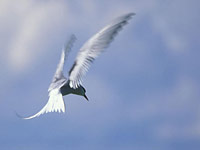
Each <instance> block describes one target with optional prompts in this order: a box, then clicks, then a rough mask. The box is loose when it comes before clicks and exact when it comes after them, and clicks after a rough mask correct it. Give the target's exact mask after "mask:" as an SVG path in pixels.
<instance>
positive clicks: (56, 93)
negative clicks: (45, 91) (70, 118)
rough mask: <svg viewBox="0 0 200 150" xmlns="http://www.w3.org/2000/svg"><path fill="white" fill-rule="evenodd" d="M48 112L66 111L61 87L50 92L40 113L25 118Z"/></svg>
mask: <svg viewBox="0 0 200 150" xmlns="http://www.w3.org/2000/svg"><path fill="white" fill-rule="evenodd" d="M48 112H59V113H60V112H65V103H64V100H63V97H62V94H61V93H60V90H59V89H53V90H52V91H51V92H50V93H49V100H48V102H47V104H46V105H45V106H44V107H43V108H42V109H41V110H40V111H39V112H38V113H36V114H35V115H32V116H30V117H27V118H23V119H32V118H35V117H39V116H40V115H42V114H44V113H48Z"/></svg>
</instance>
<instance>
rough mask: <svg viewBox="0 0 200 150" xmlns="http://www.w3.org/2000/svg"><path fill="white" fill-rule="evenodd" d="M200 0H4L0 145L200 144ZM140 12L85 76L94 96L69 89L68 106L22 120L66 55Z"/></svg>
mask: <svg viewBox="0 0 200 150" xmlns="http://www.w3.org/2000/svg"><path fill="white" fill-rule="evenodd" d="M199 6H200V2H199V1H198V0H190V1H188V0H173V1H171V0H165V1H161V0H123V1H120V0H110V1H106V0H101V1H98V2H97V1H93V0H84V1H81V2H76V1H69V0H59V1H54V0H46V1H42V0H28V1H27V0H17V1H14V0H0V68H1V73H0V89H1V90H0V96H1V99H0V124H1V125H0V149H4V150H10V149H12V150H17V149H20V150H25V149H27V148H28V149H29V150H35V149H37V150H44V149H48V150H53V149H61V150H64V149H84V150H88V149H96V150H100V149H113V150H116V149H117V150H123V149H126V150H133V149H137V150H147V149H148V150H155V149H162V150H169V149H170V150H188V149H193V150H199V149H200V99H199V98H200V70H199V68H200V60H199V56H200V51H199V48H200V42H199V39H200V30H199V26H200V19H199V13H200V10H199ZM127 12H135V13H136V14H137V15H136V16H134V17H133V18H132V20H130V23H129V24H128V25H127V26H125V28H124V30H123V31H122V32H120V34H119V36H117V37H116V39H115V40H114V42H113V43H112V44H111V46H110V47H109V48H108V49H107V52H106V53H104V54H103V55H101V56H100V57H99V58H98V59H97V60H96V61H95V63H94V64H93V65H92V66H91V68H90V71H89V72H88V74H87V76H86V77H85V78H84V86H85V88H86V89H87V96H88V98H89V99H90V101H89V102H87V101H85V100H84V98H82V97H79V96H75V95H69V96H65V98H64V99H65V103H66V110H67V112H66V113H65V114H57V113H49V114H45V115H42V116H40V117H39V118H36V119H33V120H21V119H19V118H17V117H16V115H15V111H16V112H18V113H19V114H21V115H23V116H29V115H32V114H34V113H36V112H37V111H39V110H40V109H41V108H42V107H43V106H44V105H45V103H46V102H47V100H48V93H47V89H48V86H49V84H50V81H51V79H52V76H53V74H54V72H55V69H56V66H57V63H58V61H59V58H60V54H61V48H62V46H63V44H64V43H65V42H66V41H67V40H68V39H69V37H70V35H71V34H75V35H76V36H77V38H78V40H77V41H76V43H75V45H74V47H73V50H72V52H71V54H70V57H69V60H68V61H67V64H66V67H65V70H66V71H65V72H66V75H67V72H68V70H69V68H70V67H71V65H72V63H73V61H74V57H75V56H76V54H77V52H78V50H79V48H80V47H81V45H82V44H83V43H84V42H85V41H86V40H87V39H88V38H89V37H90V36H92V35H93V34H94V33H96V32H97V31H98V30H99V29H101V27H103V26H104V25H106V24H107V23H109V21H111V20H112V19H114V18H115V17H117V16H120V15H122V14H124V13H127Z"/></svg>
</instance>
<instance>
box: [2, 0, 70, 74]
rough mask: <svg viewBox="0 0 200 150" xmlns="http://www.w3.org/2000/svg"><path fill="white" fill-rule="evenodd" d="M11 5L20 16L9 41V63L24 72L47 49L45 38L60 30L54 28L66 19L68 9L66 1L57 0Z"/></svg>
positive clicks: (14, 68)
mask: <svg viewBox="0 0 200 150" xmlns="http://www.w3.org/2000/svg"><path fill="white" fill-rule="evenodd" d="M20 2H22V1H20ZM13 5H14V6H15V7H14V6H13ZM7 7H11V8H12V11H13V13H15V14H16V17H17V19H15V18H12V19H14V20H15V21H14V23H15V24H16V25H14V26H13V28H14V27H15V31H14V32H13V33H12V34H13V35H12V38H11V41H9V43H7V44H9V47H8V50H7V51H8V53H7V63H8V64H9V66H10V67H11V69H12V70H13V71H16V72H21V71H23V70H25V69H26V68H27V67H29V66H30V65H31V63H33V62H34V61H36V60H37V57H39V56H40V55H41V54H43V53H44V52H45V51H46V50H45V49H42V48H43V47H45V46H44V44H46V43H44V44H43V42H44V41H45V39H44V38H46V37H47V36H48V35H52V33H54V32H56V31H55V29H54V28H56V27H61V26H62V24H65V23H66V21H63V18H67V15H68V14H67V13H66V11H67V9H66V5H63V4H62V3H59V2H53V1H51V2H48V3H40V2H34V1H29V3H28V4H27V3H23V2H22V3H21V5H18V4H16V3H14V4H13V3H9V5H8V4H7ZM6 10H9V9H8V8H7V9H6ZM3 14H4V15H8V17H13V16H9V12H5V11H4V13H3ZM10 23H13V22H10ZM59 24H60V25H59ZM48 32H50V33H51V34H50V33H48ZM42 38H43V39H42ZM46 47H47V46H46Z"/></svg>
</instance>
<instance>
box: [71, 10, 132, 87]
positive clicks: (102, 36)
mask: <svg viewBox="0 0 200 150" xmlns="http://www.w3.org/2000/svg"><path fill="white" fill-rule="evenodd" d="M133 15H134V13H129V14H126V15H123V16H121V17H119V18H117V19H115V20H114V21H112V22H111V23H110V24H108V25H107V26H105V27H104V28H103V29H102V30H100V31H99V32H98V33H96V34H95V35H94V36H93V37H91V38H90V39H89V40H88V41H87V42H86V43H85V44H84V45H83V46H82V47H81V49H80V51H79V53H78V55H77V57H76V60H75V62H74V64H73V66H72V68H71V69H70V71H69V85H70V87H71V88H74V89H75V88H78V86H79V85H80V84H81V81H82V77H83V76H84V75H85V73H86V72H87V71H88V69H89V66H90V64H91V63H92V62H93V61H94V60H95V58H97V56H99V54H101V53H102V52H103V51H104V49H105V48H107V47H108V46H109V44H110V43H111V42H112V40H113V39H114V37H115V36H116V35H117V33H118V32H119V31H120V30H121V29H122V27H123V26H124V25H126V24H127V23H128V20H129V19H130V18H131V17H132V16H133Z"/></svg>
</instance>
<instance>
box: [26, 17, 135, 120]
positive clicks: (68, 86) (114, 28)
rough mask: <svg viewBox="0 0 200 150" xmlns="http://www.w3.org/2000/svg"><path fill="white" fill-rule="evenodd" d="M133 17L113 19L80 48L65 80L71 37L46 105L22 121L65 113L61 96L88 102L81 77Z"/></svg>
mask: <svg viewBox="0 0 200 150" xmlns="http://www.w3.org/2000/svg"><path fill="white" fill-rule="evenodd" d="M133 15H134V13H129V14H126V15H123V16H121V17H119V18H117V19H115V20H114V21H112V22H111V23H110V24H108V25H107V26H105V27H104V28H103V29H102V30H100V31H99V32H98V33H97V34H95V35H94V36H93V37H91V38H90V39H89V40H88V41H87V42H86V43H85V44H84V45H83V46H82V47H81V49H80V51H79V53H78V55H77V57H76V60H75V62H74V64H73V66H72V68H71V69H70V71H69V77H68V78H66V77H65V76H64V74H63V67H64V63H65V60H66V57H67V55H68V53H69V51H70V50H71V48H72V45H73V43H74V41H75V39H76V38H75V36H74V35H72V36H71V38H70V40H69V42H68V43H67V45H66V46H65V47H64V48H63V51H62V55H61V58H60V62H59V64H58V66H57V70H56V72H55V75H54V77H53V79H52V82H51V84H50V86H49V89H48V92H49V100H48V102H47V104H46V105H45V106H44V107H43V108H42V109H41V110H40V111H39V112H38V113H36V114H35V115H33V116H30V117H27V118H24V119H32V118H34V117H38V116H40V115H41V114H43V113H48V112H65V103H64V100H63V96H65V95H68V94H76V95H80V96H84V97H85V98H86V99H87V100H88V98H87V96H86V94H85V93H86V90H85V88H84V87H83V86H82V83H81V81H82V77H83V76H84V75H85V73H86V72H87V71H88V69H89V65H90V64H91V63H92V62H93V61H94V60H95V58H96V57H97V56H99V54H101V53H102V52H103V51H104V49H105V48H107V47H108V45H109V44H110V43H111V41H112V40H113V38H114V37H115V36H116V34H117V33H118V32H119V31H120V30H121V29H122V27H123V26H124V25H126V24H127V23H128V20H129V19H130V18H131V16H133Z"/></svg>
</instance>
